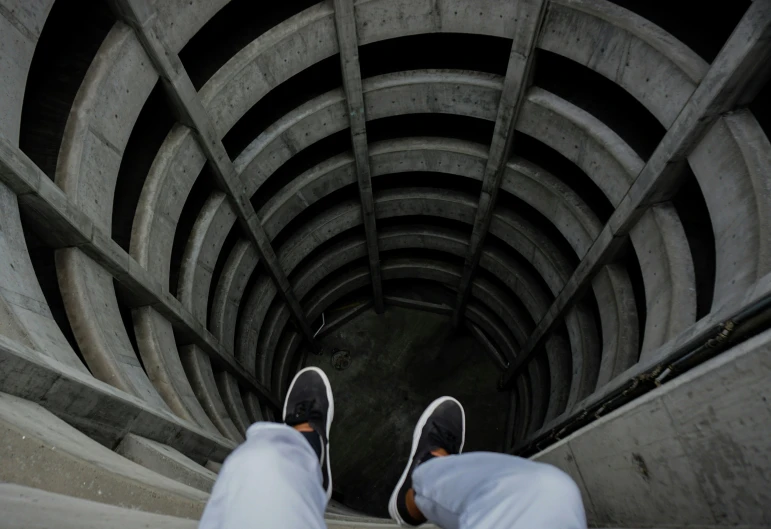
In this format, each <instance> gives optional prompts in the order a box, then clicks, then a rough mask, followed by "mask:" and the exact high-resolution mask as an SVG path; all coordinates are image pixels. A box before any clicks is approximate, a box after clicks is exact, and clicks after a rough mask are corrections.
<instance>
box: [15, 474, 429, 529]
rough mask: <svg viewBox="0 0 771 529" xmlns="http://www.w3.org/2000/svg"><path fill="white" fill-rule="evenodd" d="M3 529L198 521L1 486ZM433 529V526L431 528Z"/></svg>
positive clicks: (160, 526)
mask: <svg viewBox="0 0 771 529" xmlns="http://www.w3.org/2000/svg"><path fill="white" fill-rule="evenodd" d="M0 509H2V511H3V517H2V518H1V519H0V529H18V528H19V527H25V528H26V529H105V528H107V527H121V528H122V529H147V528H148V527H153V528H157V529H195V528H196V527H198V521H197V520H190V519H186V518H178V517H175V516H165V515H161V514H152V513H147V512H143V511H138V510H136V509H127V508H124V507H116V506H114V505H106V504H104V503H97V502H94V501H87V500H81V499H78V498H73V497H71V496H65V495H62V494H53V493H51V492H44V491H41V490H39V489H34V488H30V487H23V486H20V485H14V484H10V483H4V484H0ZM326 521H327V527H329V528H330V529H393V528H394V527H396V525H395V524H393V523H392V522H390V521H386V520H382V519H376V518H365V517H362V516H353V515H343V514H333V513H331V512H330V513H328V514H327V516H326ZM428 527H433V526H428Z"/></svg>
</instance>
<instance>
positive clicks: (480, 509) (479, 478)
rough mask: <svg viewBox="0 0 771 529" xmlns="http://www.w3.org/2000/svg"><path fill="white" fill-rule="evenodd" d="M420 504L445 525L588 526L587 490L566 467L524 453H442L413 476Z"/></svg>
mask: <svg viewBox="0 0 771 529" xmlns="http://www.w3.org/2000/svg"><path fill="white" fill-rule="evenodd" d="M412 482H413V488H414V489H415V503H416V504H417V506H418V508H419V509H420V511H421V512H422V513H423V514H424V516H425V517H426V518H428V521H429V522H432V523H435V524H436V525H438V526H439V527H441V528H442V529H472V528H473V529H586V515H585V513H584V506H583V503H582V501H581V492H580V491H579V490H578V487H577V486H576V484H575V482H574V481H573V480H572V479H571V478H570V476H568V475H567V474H565V473H564V472H562V471H561V470H559V469H557V468H556V467H553V466H551V465H547V464H544V463H535V462H533V461H529V460H527V459H522V458H520V457H515V456H510V455H505V454H494V453H489V452H471V453H468V454H463V455H456V456H447V457H437V458H435V459H432V460H430V461H427V462H426V463H423V464H422V465H420V466H419V467H418V468H417V469H415V472H414V473H413V475H412Z"/></svg>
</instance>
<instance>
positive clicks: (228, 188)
mask: <svg viewBox="0 0 771 529" xmlns="http://www.w3.org/2000/svg"><path fill="white" fill-rule="evenodd" d="M112 6H113V9H114V10H115V11H116V13H117V14H118V16H119V17H120V18H121V19H122V20H123V21H124V22H126V24H128V25H129V26H131V27H132V28H133V29H134V31H135V33H136V34H137V37H138V38H139V41H140V42H141V43H142V46H143V48H144V49H145V52H146V53H147V55H148V57H150V59H151V60H152V61H153V64H154V65H155V68H156V70H157V71H158V74H159V75H160V77H161V79H162V82H163V84H164V87H165V88H166V92H167V94H168V95H169V98H170V99H171V101H172V104H173V106H174V108H175V110H176V112H177V115H178V118H179V120H180V122H181V123H183V124H184V125H186V126H188V127H190V128H191V129H192V130H193V131H194V133H195V135H196V138H197V139H198V143H199V144H200V146H201V148H202V150H203V152H204V154H205V155H206V158H207V160H208V162H209V164H210V166H211V168H212V169H213V172H214V175H215V177H216V179H217V185H218V187H219V188H220V189H221V190H222V191H223V192H224V193H225V194H226V195H227V196H228V199H229V200H230V202H231V203H232V205H233V209H234V210H235V212H236V215H237V216H238V221H239V223H240V224H241V226H242V228H243V229H244V231H245V232H246V233H247V235H248V237H249V239H250V240H251V242H252V243H253V244H254V246H255V247H256V249H257V253H258V254H259V256H260V259H261V261H262V262H263V264H264V265H265V268H266V269H267V270H268V273H269V274H270V276H271V278H272V279H273V281H274V282H275V283H276V286H277V288H278V291H279V293H280V294H281V296H282V298H283V299H284V301H285V302H286V304H287V305H288V307H289V311H290V313H291V314H292V317H293V318H294V321H295V323H296V324H297V326H298V328H299V330H300V332H301V334H302V335H303V337H304V338H305V339H306V340H307V342H308V343H309V344H311V345H313V344H314V343H315V342H314V339H313V331H312V330H311V326H310V322H309V321H308V318H307V316H306V315H305V313H304V312H303V310H302V307H301V305H300V302H299V300H298V299H297V295H296V294H295V292H294V290H293V288H292V285H291V284H290V283H289V279H288V278H287V276H286V274H285V273H284V270H283V269H282V268H281V264H280V263H279V261H278V257H277V256H276V252H275V250H274V249H273V246H272V244H271V240H270V238H269V237H268V234H267V233H266V232H265V229H264V228H263V226H262V223H261V222H260V219H259V217H258V216H257V212H256V211H255V210H254V207H253V206H252V203H251V201H250V200H249V198H250V197H249V196H247V195H246V193H245V192H244V190H243V186H241V185H240V183H239V178H238V174H237V172H236V168H235V166H234V165H233V161H232V160H231V159H230V157H229V156H228V153H227V151H226V150H225V146H224V145H223V144H222V140H221V139H220V138H219V136H218V135H217V132H216V130H215V129H214V124H213V123H212V121H211V117H210V116H209V114H208V112H207V111H206V109H205V108H204V106H203V103H202V102H201V98H200V97H199V95H198V91H197V90H196V89H195V86H193V82H192V81H191V80H190V76H189V75H188V74H187V72H186V71H185V67H184V66H183V65H182V61H181V60H180V59H179V55H177V54H176V53H174V52H173V51H172V50H171V49H170V48H169V47H168V45H167V44H166V42H165V41H164V40H163V32H162V31H161V28H158V27H157V26H156V22H157V17H156V13H155V8H154V7H153V6H152V5H151V3H150V2H149V0H112Z"/></svg>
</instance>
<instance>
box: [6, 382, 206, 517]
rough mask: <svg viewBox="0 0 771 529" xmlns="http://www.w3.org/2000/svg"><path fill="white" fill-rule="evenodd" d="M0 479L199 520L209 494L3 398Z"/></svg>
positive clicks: (8, 397)
mask: <svg viewBox="0 0 771 529" xmlns="http://www.w3.org/2000/svg"><path fill="white" fill-rule="evenodd" d="M0 437H1V438H2V443H0V454H2V456H0V459H2V460H3V465H2V466H0V479H1V480H2V481H8V482H11V483H17V484H20V485H29V486H35V487H40V488H42V489H45V490H47V491H49V492H56V493H64V494H67V495H70V496H75V497H79V498H82V499H87V500H93V501H98V502H101V503H109V504H113V505H119V506H125V507H130V508H134V509H140V510H145V511H149V512H155V513H159V514H170V515H173V516H182V517H186V518H197V517H198V516H200V514H201V512H203V507H204V505H205V503H206V500H207V499H208V495H207V494H205V493H203V492H201V491H199V490H197V489H193V488H191V487H188V486H186V485H182V484H181V483H178V482H176V481H173V480H171V479H169V478H166V477H164V476H161V475H160V474H156V473H155V472H152V471H150V470H148V469H146V468H144V467H142V466H140V465H137V464H136V463H133V462H131V461H129V460H128V459H125V458H123V457H121V456H119V455H118V454H116V453H115V452H113V451H111V450H109V449H108V448H106V447H104V446H102V445H100V444H99V443H97V442H96V441H94V440H93V439H91V438H89V437H88V436H86V435H85V434H83V433H81V432H79V431H78V430H76V429H75V428H73V427H72V426H70V425H69V424H67V423H65V422H64V421H62V420H61V419H59V418H58V417H56V416H55V415H53V414H52V413H50V412H49V411H47V410H45V409H44V408H42V407H41V406H40V405H38V404H34V403H32V402H29V401H26V400H24V399H20V398H18V397H13V396H11V395H7V394H0Z"/></svg>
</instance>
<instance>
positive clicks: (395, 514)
mask: <svg viewBox="0 0 771 529" xmlns="http://www.w3.org/2000/svg"><path fill="white" fill-rule="evenodd" d="M447 401H452V402H455V403H456V404H457V405H458V406H460V409H461V411H462V412H463V433H462V436H461V441H460V450H458V453H459V454H462V453H463V445H464V444H465V443H466V410H464V409H463V405H462V404H461V403H460V402H458V401H457V400H456V399H454V398H452V397H439V398H438V399H436V400H435V401H434V402H432V403H431V404H429V405H428V407H427V408H426V409H425V411H424V412H423V415H421V416H420V419H419V420H418V424H417V425H416V426H415V431H414V432H413V433H412V450H411V451H410V458H409V459H408V460H407V466H405V467H404V472H402V477H400V478H399V481H398V483H396V487H395V488H394V491H393V492H392V493H391V499H390V500H389V501H388V513H389V514H390V515H391V518H392V519H393V520H396V523H398V524H399V525H401V526H409V525H410V524H408V523H407V522H405V521H404V519H402V517H401V516H399V509H398V508H397V507H396V503H397V500H398V497H399V490H400V489H401V488H402V485H404V482H405V481H406V479H407V475H408V474H409V472H410V468H411V467H412V461H413V460H414V459H415V452H416V451H417V450H418V441H419V440H420V434H421V433H423V427H424V426H425V425H426V422H428V418H429V417H431V414H432V413H434V410H436V409H437V408H438V407H439V406H440V405H441V404H442V403H444V402H447Z"/></svg>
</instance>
